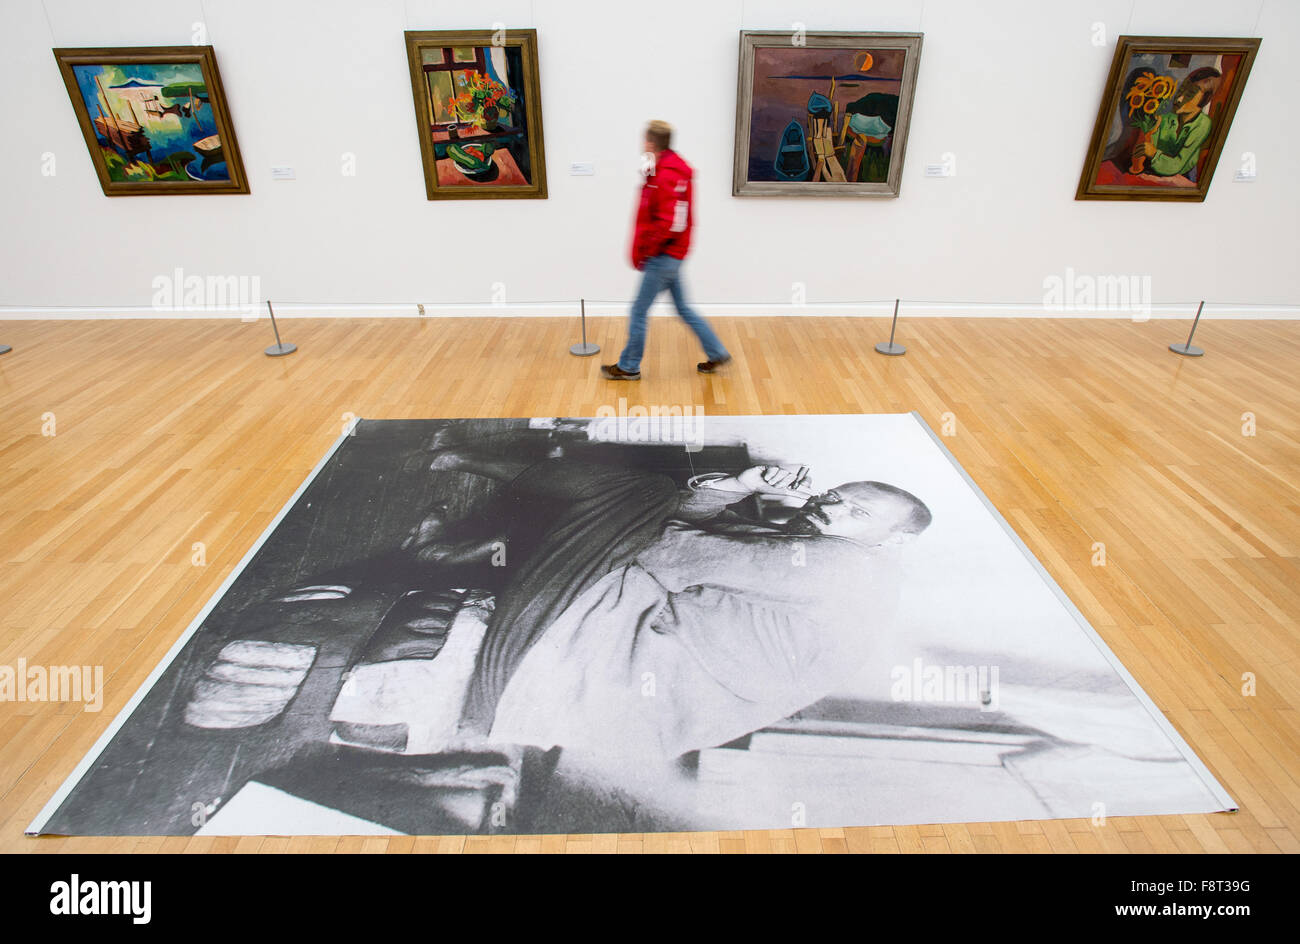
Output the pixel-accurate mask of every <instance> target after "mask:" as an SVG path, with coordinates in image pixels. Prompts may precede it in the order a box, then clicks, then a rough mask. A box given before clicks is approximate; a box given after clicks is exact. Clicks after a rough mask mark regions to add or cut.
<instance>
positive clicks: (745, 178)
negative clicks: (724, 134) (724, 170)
mask: <svg viewBox="0 0 1300 944" xmlns="http://www.w3.org/2000/svg"><path fill="white" fill-rule="evenodd" d="M923 36H924V34H922V33H850V32H802V31H801V32H798V33H795V32H791V31H787V30H780V31H778V30H742V31H741V34H740V73H739V77H738V81H737V87H736V146H735V162H734V165H733V171H732V184H731V193H732V195H733V196H737V197H747V196H783V197H814V196H815V197H849V196H851V197H897V196H898V193H899V190H900V188H901V185H902V176H903V161H904V157H905V154H906V150H907V132H908V128H909V126H910V125H911V118H912V102H913V99H914V97H915V92H916V75H917V70H918V68H919V66H920V60H921V40H922V38H923ZM873 54H874V56H873ZM765 60H771V63H770V64H769V66H765V68H769V67H777V68H785V67H794V63H795V62H796V60H797V61H800V62H807V63H808V64H809V66H808V69H800V70H799V71H798V72H796V73H792V74H788V75H782V74H774V73H767V72H765V73H764V75H763V76H762V77H761V78H760V93H759V95H758V97H757V99H756V95H755V78H756V77H755V65H756V63H757V62H760V61H765ZM778 60H780V61H778ZM796 68H797V67H796ZM846 70H848V71H847V72H846ZM873 70H874V74H873ZM822 73H826V74H825V75H823V74H822ZM778 81H781V82H786V81H788V82H789V85H788V86H786V85H781V86H777V85H776V84H775V83H777V82H778ZM845 89H848V90H849V91H850V95H851V96H857V97H856V100H851V99H850V96H845V95H843V91H844V90H845ZM859 89H861V90H862V92H863V94H861V95H859V93H858V90H859ZM837 96H838V98H837ZM796 99H799V100H801V101H803V102H805V104H800V102H799V101H796ZM815 103H816V104H815ZM841 108H843V111H842V112H841ZM850 110H852V111H853V114H852V116H851V115H850V113H849V112H850ZM756 115H757V118H756ZM787 118H788V123H785V122H786V120H787ZM805 119H806V120H805ZM891 119H892V120H891ZM774 122H775V124H774ZM851 123H852V127H851ZM782 124H783V125H784V130H781V129H778V128H777V125H782ZM850 131H851V132H852V136H851V137H850Z"/></svg>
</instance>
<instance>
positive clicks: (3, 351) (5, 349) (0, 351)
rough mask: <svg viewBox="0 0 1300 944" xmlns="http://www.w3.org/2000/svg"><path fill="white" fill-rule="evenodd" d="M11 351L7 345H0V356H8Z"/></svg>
mask: <svg viewBox="0 0 1300 944" xmlns="http://www.w3.org/2000/svg"><path fill="white" fill-rule="evenodd" d="M12 350H13V348H11V347H10V346H9V345H8V344H0V354H8V353H9V352H10V351H12Z"/></svg>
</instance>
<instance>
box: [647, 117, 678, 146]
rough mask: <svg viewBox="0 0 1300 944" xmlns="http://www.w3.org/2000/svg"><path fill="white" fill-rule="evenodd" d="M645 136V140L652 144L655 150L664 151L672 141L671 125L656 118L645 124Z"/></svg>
mask: <svg viewBox="0 0 1300 944" xmlns="http://www.w3.org/2000/svg"><path fill="white" fill-rule="evenodd" d="M645 136H646V140H648V141H649V142H650V143H651V144H653V145H654V146H655V149H656V150H659V151H666V150H668V146H669V145H670V144H672V141H673V126H672V125H670V124H669V123H668V122H666V121H660V120H659V119H658V118H656V119H655V120H654V121H652V122H650V124H648V125H646V129H645Z"/></svg>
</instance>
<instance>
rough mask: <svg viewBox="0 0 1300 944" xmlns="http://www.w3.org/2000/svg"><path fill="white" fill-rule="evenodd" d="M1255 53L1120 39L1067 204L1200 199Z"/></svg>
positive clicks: (1221, 45) (1247, 48) (1220, 42)
mask: <svg viewBox="0 0 1300 944" xmlns="http://www.w3.org/2000/svg"><path fill="white" fill-rule="evenodd" d="M1258 49H1259V40H1258V39H1212V38H1203V37H1174V36H1121V37H1120V38H1119V41H1118V44H1117V45H1116V47H1115V58H1114V60H1113V61H1112V62H1111V64H1110V75H1109V77H1108V78H1107V79H1106V88H1105V90H1104V92H1103V94H1102V99H1101V106H1100V108H1099V109H1098V111H1097V121H1096V124H1095V125H1094V126H1093V129H1092V141H1091V143H1090V144H1089V145H1088V156H1087V158H1086V160H1085V161H1084V164H1083V175H1082V176H1081V177H1080V179H1079V189H1078V190H1077V191H1076V192H1075V195H1074V198H1075V199H1076V200H1190V201H1201V200H1204V199H1205V194H1206V191H1208V190H1209V187H1210V179H1211V178H1212V177H1213V176H1214V168H1215V166H1216V165H1217V164H1218V162H1219V153H1220V152H1221V151H1222V150H1223V142H1224V140H1225V139H1226V138H1227V136H1228V128H1229V126H1230V125H1231V124H1232V117H1233V115H1234V114H1236V111H1237V104H1238V103H1239V102H1240V101H1241V93H1242V90H1243V89H1244V88H1245V87H1246V77H1247V76H1249V75H1250V67H1251V65H1252V64H1253V63H1254V61H1255V53H1256V52H1257V51H1258Z"/></svg>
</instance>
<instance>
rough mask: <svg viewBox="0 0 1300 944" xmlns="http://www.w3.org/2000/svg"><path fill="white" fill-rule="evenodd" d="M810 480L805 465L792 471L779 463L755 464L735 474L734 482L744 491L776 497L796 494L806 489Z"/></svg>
mask: <svg viewBox="0 0 1300 944" xmlns="http://www.w3.org/2000/svg"><path fill="white" fill-rule="evenodd" d="M810 482H811V479H810V478H809V475H808V467H807V466H806V465H801V466H799V468H798V469H796V470H795V471H793V472H792V471H790V470H789V469H783V468H781V467H780V466H779V465H756V466H753V467H752V468H748V469H746V470H745V471H744V472H741V473H740V474H739V475H737V476H736V483H737V484H738V485H740V486H741V487H742V488H743V489H744V490H745V491H747V492H750V493H751V494H752V493H754V492H757V493H759V494H760V495H775V496H778V497H787V496H789V495H792V494H796V493H797V492H798V491H800V490H803V489H806V488H807V486H808V484H809V483H810Z"/></svg>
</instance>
